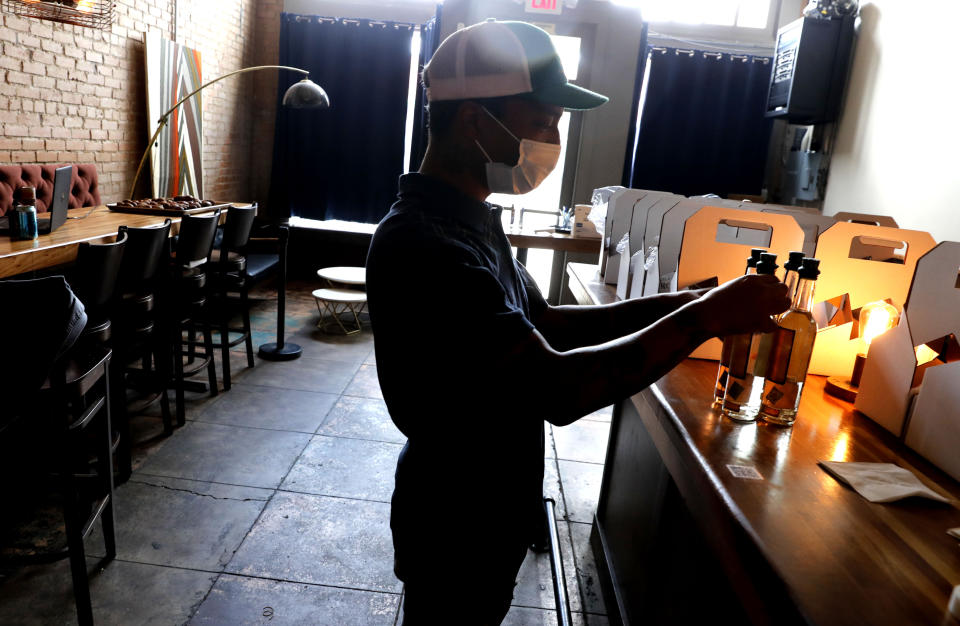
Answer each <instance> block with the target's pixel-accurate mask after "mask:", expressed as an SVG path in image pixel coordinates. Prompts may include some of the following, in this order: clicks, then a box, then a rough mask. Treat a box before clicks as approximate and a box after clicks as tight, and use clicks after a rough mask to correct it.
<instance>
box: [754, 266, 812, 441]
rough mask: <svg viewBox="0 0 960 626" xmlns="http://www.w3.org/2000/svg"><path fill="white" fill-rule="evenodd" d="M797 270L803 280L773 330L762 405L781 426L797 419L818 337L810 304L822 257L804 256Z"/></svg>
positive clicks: (767, 418)
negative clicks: (811, 356) (810, 257)
mask: <svg viewBox="0 0 960 626" xmlns="http://www.w3.org/2000/svg"><path fill="white" fill-rule="evenodd" d="M798 274H799V278H800V281H799V283H798V284H797V293H796V295H795V296H794V297H793V303H792V304H791V305H790V310H789V311H787V312H786V313H784V314H783V315H782V316H781V317H780V320H779V321H778V322H777V324H778V326H779V328H778V329H777V330H776V331H775V332H774V333H772V334H773V335H774V339H773V345H772V347H771V349H770V360H769V367H768V369H767V377H766V381H765V382H764V386H763V401H762V405H761V407H760V416H761V417H762V418H763V420H764V421H766V422H770V423H771V424H778V425H780V426H790V425H792V424H793V423H794V422H795V421H796V419H797V409H798V408H799V407H800V396H801V395H802V394H803V382H804V380H806V377H807V368H808V367H809V366H810V355H811V354H813V342H814V341H815V340H816V338H817V322H816V321H815V320H814V319H813V315H811V314H810V308H811V307H812V306H813V292H814V287H815V286H816V282H817V276H819V275H820V261H819V260H818V259H809V258H805V259H804V260H803V265H801V267H800V271H799V272H798Z"/></svg>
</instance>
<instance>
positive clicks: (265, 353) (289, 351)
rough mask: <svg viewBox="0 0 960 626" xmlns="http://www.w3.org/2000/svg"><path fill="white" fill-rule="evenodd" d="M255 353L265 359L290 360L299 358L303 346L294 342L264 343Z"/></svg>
mask: <svg viewBox="0 0 960 626" xmlns="http://www.w3.org/2000/svg"><path fill="white" fill-rule="evenodd" d="M257 354H258V355H259V356H260V358H261V359H263V360H265V361H292V360H294V359H299V358H300V355H302V354H303V348H301V347H300V346H298V345H297V344H295V343H285V344H283V345H282V346H281V345H280V344H277V343H265V344H263V345H262V346H260V349H259V350H258V351H257Z"/></svg>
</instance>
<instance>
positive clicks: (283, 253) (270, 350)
mask: <svg viewBox="0 0 960 626" xmlns="http://www.w3.org/2000/svg"><path fill="white" fill-rule="evenodd" d="M289 239H290V227H289V226H286V225H284V226H281V227H280V244H279V249H278V250H277V254H278V255H279V257H280V284H279V285H278V286H277V342H276V343H265V344H263V345H262V346H260V350H259V351H258V353H259V355H260V358H261V359H265V360H267V361H292V360H293V359H296V358H299V357H300V355H301V354H303V348H301V347H300V346H298V345H297V344H295V343H285V342H284V340H283V339H284V338H283V335H284V330H285V326H286V323H287V307H286V303H287V241H288V240H289Z"/></svg>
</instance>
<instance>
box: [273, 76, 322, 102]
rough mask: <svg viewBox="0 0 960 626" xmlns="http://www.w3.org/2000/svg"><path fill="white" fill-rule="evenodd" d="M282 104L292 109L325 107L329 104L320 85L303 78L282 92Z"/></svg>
mask: <svg viewBox="0 0 960 626" xmlns="http://www.w3.org/2000/svg"><path fill="white" fill-rule="evenodd" d="M283 106H285V107H290V108H292V109H326V108H327V107H329V106H330V98H328V97H327V92H325V91H324V90H323V88H322V87H320V85H318V84H316V83H315V82H313V81H312V80H310V79H309V78H304V79H303V80H301V81H299V82H296V83H294V84H293V85H291V86H290V88H289V89H287V93H285V94H283Z"/></svg>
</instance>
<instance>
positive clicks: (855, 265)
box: [808, 222, 936, 376]
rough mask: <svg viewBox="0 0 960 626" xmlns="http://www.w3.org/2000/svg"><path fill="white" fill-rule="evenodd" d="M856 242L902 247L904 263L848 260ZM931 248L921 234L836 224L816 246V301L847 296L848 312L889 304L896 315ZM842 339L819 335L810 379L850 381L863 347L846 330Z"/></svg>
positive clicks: (925, 235)
mask: <svg viewBox="0 0 960 626" xmlns="http://www.w3.org/2000/svg"><path fill="white" fill-rule="evenodd" d="M858 238H859V240H860V241H864V240H865V241H867V242H868V243H870V242H873V243H879V242H901V241H902V242H906V244H907V249H906V254H905V257H904V262H903V263H902V264H898V263H884V262H881V261H868V260H864V259H858V258H851V257H850V254H851V249H852V248H853V249H854V251H855V249H856V246H855V243H856V242H857V241H858ZM935 245H936V242H935V241H934V239H933V237H932V236H930V234H929V233H925V232H921V231H916V230H903V229H899V228H889V227H885V226H871V225H867V224H855V223H853V222H838V223H836V224H834V225H833V226H831V227H830V228H828V229H827V230H826V231H824V232H823V233H822V234H821V235H820V239H819V241H818V242H817V258H819V259H820V270H821V275H820V278H819V280H817V287H816V293H815V300H816V301H817V302H823V301H824V300H829V299H830V298H835V297H837V296H841V295H843V294H849V296H850V307H851V308H852V309H854V310H855V309H859V308H860V307H862V306H863V305H865V304H867V303H870V302H875V301H877V300H883V299H886V298H889V299H890V300H891V301H892V302H893V305H894V306H895V307H897V309H902V308H903V304H904V302H906V299H907V293H908V290H909V289H910V282H911V280H912V279H913V274H914V270H915V268H916V265H917V260H918V259H919V258H920V257H921V256H923V255H924V254H926V253H927V252H928V251H929V250H930V249H932V248H933V247H934V246H935ZM875 247H877V248H883V247H884V246H875ZM850 328H851V329H852V326H851V327H850ZM842 336H843V332H842V331H840V330H833V331H831V332H830V333H829V334H827V333H825V331H824V329H820V332H819V333H817V341H816V343H815V344H814V346H813V355H812V356H811V358H810V369H809V370H808V371H809V373H811V374H819V375H825V376H849V375H850V372H851V371H852V369H853V362H854V360H855V359H856V355H857V353H858V352H862V351H863V350H864V348H865V346H864V343H863V340H862V339H859V338H853V339H849V336H850V335H849V330H848V331H847V337H848V339H847V340H846V341H844V340H843V338H842ZM821 337H823V338H824V340H823V341H821ZM828 339H829V340H828Z"/></svg>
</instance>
